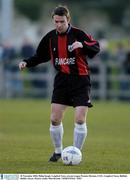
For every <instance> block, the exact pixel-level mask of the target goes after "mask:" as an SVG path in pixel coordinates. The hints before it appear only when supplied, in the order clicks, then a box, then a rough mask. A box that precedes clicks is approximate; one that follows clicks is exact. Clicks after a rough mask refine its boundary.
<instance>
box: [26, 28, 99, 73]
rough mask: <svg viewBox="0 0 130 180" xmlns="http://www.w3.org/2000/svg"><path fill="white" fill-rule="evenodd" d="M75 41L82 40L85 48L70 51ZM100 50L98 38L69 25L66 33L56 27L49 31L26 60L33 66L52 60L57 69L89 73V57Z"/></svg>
mask: <svg viewBox="0 0 130 180" xmlns="http://www.w3.org/2000/svg"><path fill="white" fill-rule="evenodd" d="M75 41H79V42H81V43H82V44H83V48H77V49H75V50H73V51H70V49H69V48H70V47H71V45H72V43H74V42H75ZM99 50H100V48H99V43H98V42H97V41H96V40H94V39H93V38H92V37H91V36H90V35H88V34H86V33H85V32H83V31H82V30H80V29H77V28H75V27H72V26H71V25H69V27H68V30H67V31H66V32H65V33H62V34H59V33H58V32H57V31H56V29H54V30H52V31H50V32H49V33H47V34H46V35H45V36H44V37H43V38H42V40H41V42H40V43H39V45H38V48H37V50H36V54H35V55H34V56H33V57H30V58H28V59H26V60H24V61H25V62H26V63H27V67H33V66H36V65H38V64H40V63H44V62H47V61H49V60H51V61H52V63H53V65H54V67H55V69H56V70H57V71H60V72H63V73H66V74H74V75H88V74H89V67H88V63H87V57H89V58H93V57H94V56H95V55H96V54H97V53H98V52H99Z"/></svg>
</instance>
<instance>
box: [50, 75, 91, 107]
mask: <svg viewBox="0 0 130 180" xmlns="http://www.w3.org/2000/svg"><path fill="white" fill-rule="evenodd" d="M90 87H91V84H90V77H89V76H78V75H67V74H63V73H58V74H57V75H56V77H55V79H54V89H53V94H52V101H51V103H57V104H64V105H68V106H73V107H76V106H88V107H92V104H91V101H90V97H89V95H90Z"/></svg>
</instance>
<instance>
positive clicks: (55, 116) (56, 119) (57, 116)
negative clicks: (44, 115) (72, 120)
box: [51, 113, 62, 126]
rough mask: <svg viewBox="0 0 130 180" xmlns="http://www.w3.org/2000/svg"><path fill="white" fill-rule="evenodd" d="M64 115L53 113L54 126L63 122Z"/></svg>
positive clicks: (52, 121)
mask: <svg viewBox="0 0 130 180" xmlns="http://www.w3.org/2000/svg"><path fill="white" fill-rule="evenodd" d="M61 119H62V116H61V115H60V114H55V113H53V114H51V123H52V125H54V126H57V125H59V124H60V123H61Z"/></svg>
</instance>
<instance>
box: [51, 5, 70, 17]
mask: <svg viewBox="0 0 130 180" xmlns="http://www.w3.org/2000/svg"><path fill="white" fill-rule="evenodd" d="M54 15H58V16H66V17H67V19H70V12H69V9H68V8H67V7H66V6H62V5H59V6H57V7H56V8H55V9H54V10H53V12H52V18H53V16H54Z"/></svg>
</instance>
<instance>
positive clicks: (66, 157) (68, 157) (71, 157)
mask: <svg viewBox="0 0 130 180" xmlns="http://www.w3.org/2000/svg"><path fill="white" fill-rule="evenodd" d="M61 159H62V161H63V163H64V164H66V165H78V164H79V163H80V162H81V160H82V153H81V151H80V150H79V149H78V148H76V147H74V146H68V147H66V148H65V149H63V151H62V154H61Z"/></svg>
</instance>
